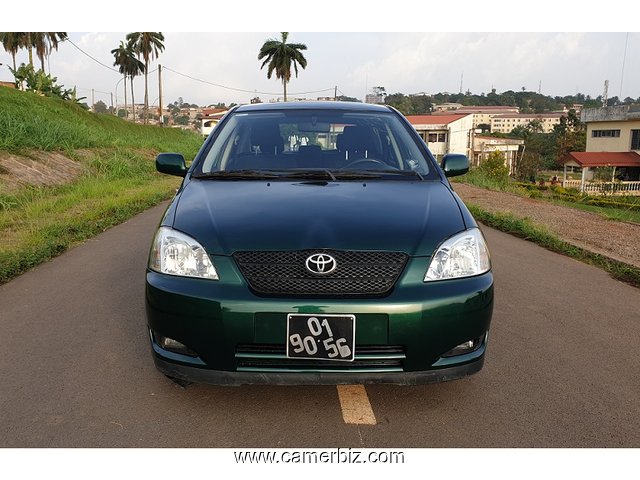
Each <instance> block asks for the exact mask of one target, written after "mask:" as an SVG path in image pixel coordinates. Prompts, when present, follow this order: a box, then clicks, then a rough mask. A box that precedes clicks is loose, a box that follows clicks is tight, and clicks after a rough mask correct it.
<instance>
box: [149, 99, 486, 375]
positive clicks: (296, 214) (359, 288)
mask: <svg viewBox="0 0 640 480" xmlns="http://www.w3.org/2000/svg"><path fill="white" fill-rule="evenodd" d="M156 166H157V169H158V170H159V171H160V172H163V173H167V174H172V175H178V176H181V177H184V179H183V182H182V184H181V186H180V188H179V189H178V191H177V193H176V195H175V198H174V199H173V201H172V202H171V204H170V205H169V207H168V209H167V211H166V213H165V214H164V216H163V218H162V220H161V222H160V226H159V228H158V230H157V232H156V233H155V237H154V238H153V241H152V245H151V251H150V255H149V262H148V268H147V272H146V311H147V323H148V329H149V337H150V341H151V347H152V352H153V358H154V360H155V364H156V366H157V368H158V369H159V370H160V371H161V372H163V373H164V374H165V375H167V376H169V377H171V378H174V379H177V380H181V381H187V382H199V383H213V384H226V385H240V384H255V383H260V384H264V383H267V384H344V383H347V384H352V383H396V384H419V383H431V382H438V381H444V380H451V379H456V378H460V377H463V376H466V375H469V374H472V373H475V372H477V371H479V370H480V369H481V368H482V365H483V362H484V358H485V352H486V349H487V342H488V337H489V326H490V322H491V315H492V309H493V275H492V272H491V262H490V257H489V252H488V249H487V245H486V242H485V239H484V237H483V235H482V233H481V231H480V229H479V228H478V226H477V224H476V222H475V221H474V219H473V218H472V216H471V214H470V213H469V211H468V210H467V208H466V207H465V205H464V204H463V203H462V201H461V200H460V198H458V196H457V195H456V194H455V192H454V191H453V190H452V188H451V186H450V184H449V181H448V179H447V177H452V176H455V175H461V174H464V173H466V172H467V171H468V169H469V162H468V159H467V157H466V156H465V155H461V154H449V155H445V156H444V157H443V158H442V159H441V163H440V164H438V163H437V162H436V159H435V158H434V157H433V155H432V154H431V153H430V152H429V150H428V148H427V145H426V144H425V143H424V141H423V140H422V139H421V138H420V136H419V135H418V134H417V132H416V131H415V130H414V129H413V127H412V126H411V124H410V123H409V122H408V121H407V120H406V118H404V117H403V116H402V115H401V114H400V113H399V112H397V111H396V110H394V109H392V108H389V107H385V106H379V105H366V104H358V103H340V102H326V103H320V102H318V103H315V102H314V103H298V102H296V103H285V104H258V105H246V106H240V107H236V108H235V109H233V110H232V111H230V112H229V113H228V114H227V115H226V116H225V117H224V118H223V119H222V120H221V121H220V123H219V124H218V125H217V126H216V128H215V130H214V131H213V132H212V134H211V135H210V136H209V137H208V138H207V139H206V141H205V142H204V144H203V146H202V148H201V150H200V152H199V153H198V154H197V156H196V158H195V159H194V160H193V162H192V163H191V165H190V166H189V167H188V168H187V166H186V164H185V160H184V158H183V156H182V155H180V154H177V153H164V154H160V155H159V156H158V158H157V159H156Z"/></svg>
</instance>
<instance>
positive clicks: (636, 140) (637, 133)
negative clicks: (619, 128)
mask: <svg viewBox="0 0 640 480" xmlns="http://www.w3.org/2000/svg"><path fill="white" fill-rule="evenodd" d="M631 150H640V130H631Z"/></svg>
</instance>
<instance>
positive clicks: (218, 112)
mask: <svg viewBox="0 0 640 480" xmlns="http://www.w3.org/2000/svg"><path fill="white" fill-rule="evenodd" d="M228 111H229V109H228V108H203V109H202V126H201V127H200V133H202V136H203V137H206V136H208V135H209V134H210V133H211V132H212V131H213V129H214V128H215V126H216V125H217V124H218V122H219V121H220V119H221V118H222V117H223V116H224V115H225V114H226V113H227V112H228Z"/></svg>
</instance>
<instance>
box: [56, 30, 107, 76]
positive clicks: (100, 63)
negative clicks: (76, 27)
mask: <svg viewBox="0 0 640 480" xmlns="http://www.w3.org/2000/svg"><path fill="white" fill-rule="evenodd" d="M64 41H65V42H69V43H70V44H71V45H73V46H74V47H76V48H77V49H78V50H80V51H81V52H82V53H83V54H85V55H86V56H87V57H89V58H90V59H91V60H93V61H94V62H96V63H97V64H99V65H102V66H103V67H104V68H108V69H109V70H111V71H112V72H116V73H117V74H118V75H120V71H118V70H116V69H115V68H112V67H110V66H108V65H105V64H104V63H102V62H101V61H100V60H98V59H96V58H95V57H92V56H91V55H89V54H88V53H87V52H85V51H84V50H82V49H81V48H80V47H79V46H77V45H76V44H75V43H73V42H72V41H71V40H70V39H69V37H67V38H66V39H65V40H64Z"/></svg>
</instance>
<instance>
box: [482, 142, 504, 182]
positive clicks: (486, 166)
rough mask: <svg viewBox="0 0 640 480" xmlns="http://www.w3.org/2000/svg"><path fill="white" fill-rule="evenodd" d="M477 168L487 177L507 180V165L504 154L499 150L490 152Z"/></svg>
mask: <svg viewBox="0 0 640 480" xmlns="http://www.w3.org/2000/svg"><path fill="white" fill-rule="evenodd" d="M478 170H479V171H481V172H482V173H483V174H484V175H486V176H487V177H489V178H491V179H493V180H497V181H505V182H506V181H507V178H508V177H509V167H508V166H507V160H506V158H505V157H504V154H503V153H502V152H500V151H497V150H496V151H495V152H491V153H490V154H489V155H488V156H487V158H486V159H485V160H483V161H482V163H481V164H480V166H479V167H478Z"/></svg>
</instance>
